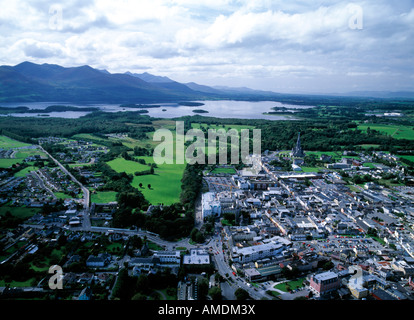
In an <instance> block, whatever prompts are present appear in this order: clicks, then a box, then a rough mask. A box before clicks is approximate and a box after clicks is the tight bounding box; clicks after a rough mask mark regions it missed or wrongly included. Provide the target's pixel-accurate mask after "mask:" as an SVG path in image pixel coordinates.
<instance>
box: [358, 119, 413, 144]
mask: <svg viewBox="0 0 414 320" xmlns="http://www.w3.org/2000/svg"><path fill="white" fill-rule="evenodd" d="M368 127H369V128H370V129H371V130H377V131H380V132H384V133H386V134H388V135H390V136H392V137H393V138H395V139H408V140H414V130H413V127H411V126H399V125H385V124H369V123H364V124H360V125H359V126H358V129H360V130H362V131H367V129H368Z"/></svg>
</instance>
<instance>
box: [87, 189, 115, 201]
mask: <svg viewBox="0 0 414 320" xmlns="http://www.w3.org/2000/svg"><path fill="white" fill-rule="evenodd" d="M116 194H117V193H116V192H115V191H102V192H101V191H98V192H97V193H91V202H93V203H108V202H114V201H116Z"/></svg>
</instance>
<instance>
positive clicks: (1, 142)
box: [0, 136, 30, 149]
mask: <svg viewBox="0 0 414 320" xmlns="http://www.w3.org/2000/svg"><path fill="white" fill-rule="evenodd" d="M27 146H30V144H27V143H24V142H20V141H17V140H13V139H10V138H9V137H6V136H0V149H11V148H20V147H27Z"/></svg>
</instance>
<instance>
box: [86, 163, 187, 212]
mask: <svg viewBox="0 0 414 320" xmlns="http://www.w3.org/2000/svg"><path fill="white" fill-rule="evenodd" d="M137 158H142V159H144V160H145V161H146V162H147V163H153V162H154V161H153V158H152V157H137ZM108 165H110V166H111V168H112V169H114V170H115V171H117V172H126V173H128V174H134V173H135V172H136V171H138V172H142V171H146V170H149V169H150V167H149V166H147V165H143V164H140V163H138V162H134V161H128V160H125V159H123V158H117V159H115V160H112V161H110V162H108ZM185 166H186V165H185V164H162V165H158V168H155V170H154V174H151V175H143V176H134V178H133V180H132V186H133V187H135V188H137V189H139V190H140V191H141V192H142V193H143V194H144V196H145V198H146V199H147V200H148V201H149V202H150V203H151V204H158V203H164V204H165V205H170V204H173V203H175V202H178V201H179V200H180V193H181V179H182V176H183V172H184V169H185ZM140 183H142V185H143V187H142V188H140V187H139V184H140ZM148 184H150V185H151V189H149V188H148ZM94 196H95V195H92V202H95V198H94ZM107 196H109V197H110V199H112V197H111V196H110V195H107Z"/></svg>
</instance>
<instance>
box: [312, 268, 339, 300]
mask: <svg viewBox="0 0 414 320" xmlns="http://www.w3.org/2000/svg"><path fill="white" fill-rule="evenodd" d="M339 287H340V280H339V276H338V274H336V273H335V272H332V271H327V272H323V273H319V274H315V275H312V277H311V279H310V289H311V290H312V291H313V292H314V293H315V294H316V295H318V296H323V295H325V294H328V293H330V292H333V291H336V290H338V289H339Z"/></svg>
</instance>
